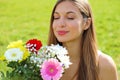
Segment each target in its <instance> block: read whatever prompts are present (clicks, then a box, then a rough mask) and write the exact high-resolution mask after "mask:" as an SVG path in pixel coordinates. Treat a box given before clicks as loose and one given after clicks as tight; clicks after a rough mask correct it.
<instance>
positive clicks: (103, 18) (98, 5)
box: [0, 0, 120, 76]
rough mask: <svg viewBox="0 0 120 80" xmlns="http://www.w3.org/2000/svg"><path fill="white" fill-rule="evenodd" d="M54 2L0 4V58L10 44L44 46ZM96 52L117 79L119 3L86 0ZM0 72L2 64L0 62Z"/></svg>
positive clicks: (9, 0)
mask: <svg viewBox="0 0 120 80" xmlns="http://www.w3.org/2000/svg"><path fill="white" fill-rule="evenodd" d="M55 1H56V0H35V1H33V0H0V52H1V53H0V56H1V55H2V54H3V53H4V51H5V50H6V46H7V45H8V43H9V42H11V41H16V40H19V39H22V40H23V41H24V42H25V41H27V40H28V39H31V38H38V39H40V40H42V42H43V44H44V45H45V44H46V42H47V36H48V29H49V20H50V15H51V11H52V7H53V6H54V3H55ZM90 3H91V6H92V9H93V13H94V18H95V26H96V33H97V39H98V44H99V49H100V50H102V51H103V52H104V53H106V54H108V55H110V56H111V57H112V58H113V60H114V61H115V63H116V65H117V69H118V74H119V76H120V37H119V35H120V27H119V25H120V10H119V4H120V1H119V0H99V1H95V0H90ZM0 70H3V71H5V70H6V67H5V64H4V63H2V62H0Z"/></svg>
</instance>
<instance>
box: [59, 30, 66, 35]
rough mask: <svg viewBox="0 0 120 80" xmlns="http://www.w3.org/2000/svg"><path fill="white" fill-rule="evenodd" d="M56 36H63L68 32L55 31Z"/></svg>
mask: <svg viewBox="0 0 120 80" xmlns="http://www.w3.org/2000/svg"><path fill="white" fill-rule="evenodd" d="M57 33H58V35H65V34H67V33H68V31H57Z"/></svg>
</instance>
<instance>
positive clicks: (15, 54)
mask: <svg viewBox="0 0 120 80" xmlns="http://www.w3.org/2000/svg"><path fill="white" fill-rule="evenodd" d="M4 56H5V58H6V60H8V61H18V60H22V58H23V52H22V51H21V50H20V49H19V48H12V49H8V50H7V51H6V52H5V54H4Z"/></svg>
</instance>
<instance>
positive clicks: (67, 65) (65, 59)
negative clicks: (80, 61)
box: [57, 55, 72, 69]
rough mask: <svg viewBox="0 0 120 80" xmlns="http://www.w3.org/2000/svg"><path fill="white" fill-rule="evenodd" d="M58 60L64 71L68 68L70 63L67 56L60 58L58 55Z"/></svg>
mask: <svg viewBox="0 0 120 80" xmlns="http://www.w3.org/2000/svg"><path fill="white" fill-rule="evenodd" d="M57 57H58V59H59V60H60V62H61V63H62V65H63V66H64V67H65V69H67V68H69V66H70V65H71V64H72V63H71V62H70V59H69V56H66V55H65V56H61V55H58V56H57Z"/></svg>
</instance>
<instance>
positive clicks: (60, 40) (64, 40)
mask: <svg viewBox="0 0 120 80" xmlns="http://www.w3.org/2000/svg"><path fill="white" fill-rule="evenodd" d="M57 40H58V41H59V42H61V43H64V42H68V40H67V39H57Z"/></svg>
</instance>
